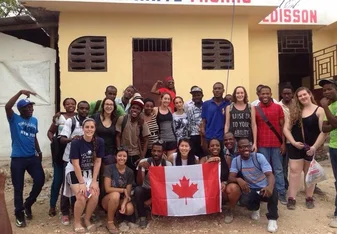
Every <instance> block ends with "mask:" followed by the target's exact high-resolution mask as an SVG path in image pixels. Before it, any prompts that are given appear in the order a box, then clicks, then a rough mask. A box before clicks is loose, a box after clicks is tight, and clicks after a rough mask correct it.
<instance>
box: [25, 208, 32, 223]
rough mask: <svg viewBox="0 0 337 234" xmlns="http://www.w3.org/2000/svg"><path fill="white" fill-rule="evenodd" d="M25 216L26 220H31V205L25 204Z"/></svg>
mask: <svg viewBox="0 0 337 234" xmlns="http://www.w3.org/2000/svg"><path fill="white" fill-rule="evenodd" d="M25 216H26V219H28V220H31V219H32V218H33V214H32V207H31V206H25Z"/></svg>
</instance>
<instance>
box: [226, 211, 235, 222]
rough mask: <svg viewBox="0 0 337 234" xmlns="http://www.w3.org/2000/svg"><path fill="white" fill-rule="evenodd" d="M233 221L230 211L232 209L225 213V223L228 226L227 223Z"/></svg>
mask: <svg viewBox="0 0 337 234" xmlns="http://www.w3.org/2000/svg"><path fill="white" fill-rule="evenodd" d="M233 219H234V215H233V211H232V209H228V210H227V211H226V212H225V223H227V224H229V223H231V222H233Z"/></svg>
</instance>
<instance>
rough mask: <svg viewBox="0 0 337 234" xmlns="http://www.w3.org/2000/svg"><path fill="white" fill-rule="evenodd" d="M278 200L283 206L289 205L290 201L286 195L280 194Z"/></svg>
mask: <svg viewBox="0 0 337 234" xmlns="http://www.w3.org/2000/svg"><path fill="white" fill-rule="evenodd" d="M278 200H279V201H280V202H281V204H282V205H287V203H288V201H287V198H286V195H285V194H279V195H278Z"/></svg>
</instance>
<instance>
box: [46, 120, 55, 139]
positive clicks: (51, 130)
mask: <svg viewBox="0 0 337 234" xmlns="http://www.w3.org/2000/svg"><path fill="white" fill-rule="evenodd" d="M56 132H57V126H56V125H55V124H54V123H52V124H51V125H50V127H49V129H48V132H47V137H48V139H49V140H50V141H52V140H53V136H54V134H55V133H56Z"/></svg>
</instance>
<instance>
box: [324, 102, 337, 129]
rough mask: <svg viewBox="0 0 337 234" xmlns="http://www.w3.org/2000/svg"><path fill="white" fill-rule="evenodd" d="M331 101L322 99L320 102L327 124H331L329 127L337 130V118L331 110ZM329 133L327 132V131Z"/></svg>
mask: <svg viewBox="0 0 337 234" xmlns="http://www.w3.org/2000/svg"><path fill="white" fill-rule="evenodd" d="M330 102H331V101H330V100H329V99H327V98H322V100H321V101H320V103H321V106H322V108H323V110H324V113H325V116H326V119H327V122H328V123H329V125H331V127H330V128H333V129H335V128H337V116H335V115H333V114H332V113H331V111H330V109H329V105H330ZM324 130H328V129H324ZM326 132H327V131H326Z"/></svg>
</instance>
